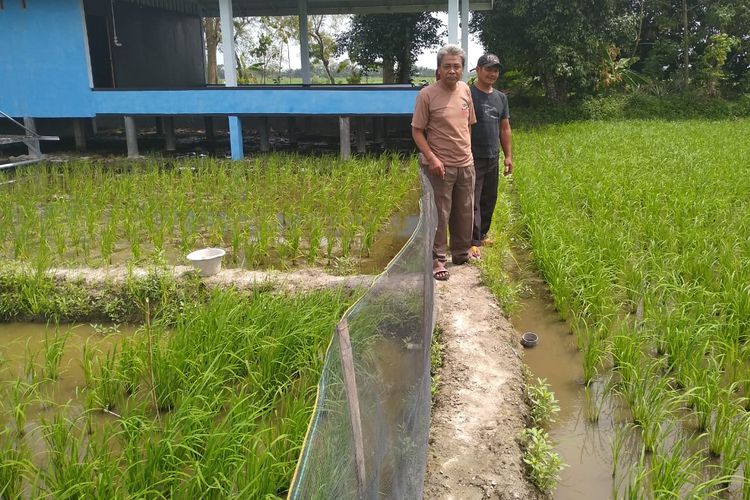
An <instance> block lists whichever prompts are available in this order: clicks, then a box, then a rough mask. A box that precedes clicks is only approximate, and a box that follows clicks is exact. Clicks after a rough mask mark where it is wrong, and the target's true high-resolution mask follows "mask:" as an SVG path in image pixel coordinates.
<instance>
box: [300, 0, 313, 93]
mask: <svg viewBox="0 0 750 500" xmlns="http://www.w3.org/2000/svg"><path fill="white" fill-rule="evenodd" d="M297 7H298V16H299V53H300V59H301V61H300V63H301V65H302V66H301V68H302V83H304V84H306V85H309V84H310V82H311V79H310V46H309V44H308V41H307V0H298V1H297Z"/></svg>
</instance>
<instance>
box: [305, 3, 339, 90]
mask: <svg viewBox="0 0 750 500" xmlns="http://www.w3.org/2000/svg"><path fill="white" fill-rule="evenodd" d="M337 21H338V17H337V16H310V17H309V24H308V35H309V37H310V42H311V44H310V56H311V57H312V61H313V63H314V64H315V63H317V64H321V65H322V66H323V69H324V70H325V72H326V76H327V77H328V81H329V82H330V83H332V84H334V83H336V79H335V78H334V77H333V75H332V74H331V68H330V64H331V60H332V58H333V57H334V56H335V55H336V39H335V38H334V36H333V35H332V34H331V31H332V29H333V26H334V25H335V24H336V22H337Z"/></svg>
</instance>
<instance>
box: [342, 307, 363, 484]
mask: <svg viewBox="0 0 750 500" xmlns="http://www.w3.org/2000/svg"><path fill="white" fill-rule="evenodd" d="M336 331H337V332H338V337H339V350H340V351H341V365H342V368H343V371H344V388H345V389H346V399H347V402H348V403H349V415H350V417H351V421H352V434H353V435H354V459H355V465H356V469H357V493H358V495H357V496H358V497H359V498H364V497H365V446H364V439H363V437H362V419H361V417H360V413H359V398H358V397H357V380H356V377H355V375H354V358H353V356H352V342H351V339H350V338H349V323H348V322H347V321H346V318H344V319H342V320H341V321H340V322H339V324H338V325H337V326H336Z"/></svg>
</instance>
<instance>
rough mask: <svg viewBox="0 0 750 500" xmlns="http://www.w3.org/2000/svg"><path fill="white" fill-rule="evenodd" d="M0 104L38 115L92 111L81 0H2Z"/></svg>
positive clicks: (15, 112)
mask: <svg viewBox="0 0 750 500" xmlns="http://www.w3.org/2000/svg"><path fill="white" fill-rule="evenodd" d="M3 3H4V6H5V8H4V9H3V10H0V47H2V49H0V50H1V51H2V56H1V57H0V61H2V63H1V64H0V110H3V111H5V112H6V113H8V114H10V115H12V116H31V117H37V118H46V117H50V118H53V117H64V116H93V114H94V110H93V107H92V104H93V101H92V98H91V89H90V83H89V70H88V60H87V58H88V51H87V47H86V44H87V42H86V35H85V28H84V20H83V11H82V6H81V0H33V1H27V2H26V8H25V9H24V8H23V7H22V2H21V1H20V0H5V2H3Z"/></svg>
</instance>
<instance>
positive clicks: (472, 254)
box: [469, 246, 482, 260]
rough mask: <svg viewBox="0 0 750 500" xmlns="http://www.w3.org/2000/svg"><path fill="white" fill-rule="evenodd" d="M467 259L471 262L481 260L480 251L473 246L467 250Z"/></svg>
mask: <svg viewBox="0 0 750 500" xmlns="http://www.w3.org/2000/svg"><path fill="white" fill-rule="evenodd" d="M469 258H470V259H472V260H479V259H481V258H482V251H481V250H480V249H479V247H477V246H473V247H471V248H470V249H469Z"/></svg>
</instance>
